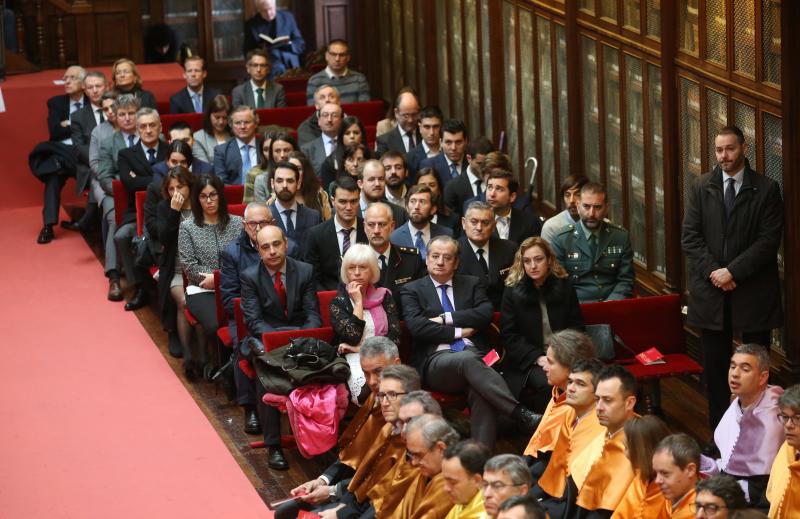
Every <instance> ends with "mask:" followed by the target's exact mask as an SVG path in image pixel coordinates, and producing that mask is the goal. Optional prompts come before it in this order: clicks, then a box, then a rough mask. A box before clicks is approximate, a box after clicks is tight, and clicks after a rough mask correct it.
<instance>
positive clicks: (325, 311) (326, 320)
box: [317, 290, 336, 326]
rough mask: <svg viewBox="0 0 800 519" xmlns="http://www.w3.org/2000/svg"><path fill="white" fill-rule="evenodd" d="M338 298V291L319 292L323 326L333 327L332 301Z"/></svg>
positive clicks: (318, 298) (318, 297)
mask: <svg viewBox="0 0 800 519" xmlns="http://www.w3.org/2000/svg"><path fill="white" fill-rule="evenodd" d="M334 297H336V290H325V291H322V292H317V300H318V301H319V315H320V317H322V326H330V325H331V299H333V298H334Z"/></svg>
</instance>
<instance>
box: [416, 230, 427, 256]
mask: <svg viewBox="0 0 800 519" xmlns="http://www.w3.org/2000/svg"><path fill="white" fill-rule="evenodd" d="M414 247H416V248H418V249H419V256H420V258H422V261H425V258H427V257H428V248H427V247H425V240H424V239H423V238H422V231H417V239H416V240H415V241H414Z"/></svg>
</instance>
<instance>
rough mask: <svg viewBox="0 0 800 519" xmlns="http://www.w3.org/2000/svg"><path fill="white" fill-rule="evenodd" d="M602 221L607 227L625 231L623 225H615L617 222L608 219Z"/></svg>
mask: <svg viewBox="0 0 800 519" xmlns="http://www.w3.org/2000/svg"><path fill="white" fill-rule="evenodd" d="M603 222H604V223H605V224H606V227H608V228H609V229H616V230H618V231H625V228H624V227H622V226H621V225H617V224H615V223H614V222H612V221H610V220H608V219H605V220H603Z"/></svg>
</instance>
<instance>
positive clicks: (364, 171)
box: [358, 159, 408, 225]
mask: <svg viewBox="0 0 800 519" xmlns="http://www.w3.org/2000/svg"><path fill="white" fill-rule="evenodd" d="M358 187H359V189H361V198H360V201H359V204H360V208H361V211H360V215H361V218H364V213H365V212H366V210H367V207H369V205H370V204H374V203H375V202H388V200H387V199H386V170H385V169H384V167H383V164H381V162H380V161H378V160H375V159H371V160H368V161H366V162H364V164H362V165H361V172H360V173H359V175H358ZM389 208H390V209H391V210H392V218H394V221H395V225H403V224H404V223H405V222H406V220H407V219H408V218H407V217H406V210H405V208H403V207H399V206H396V205H394V204H390V205H389Z"/></svg>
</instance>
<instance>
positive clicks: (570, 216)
mask: <svg viewBox="0 0 800 519" xmlns="http://www.w3.org/2000/svg"><path fill="white" fill-rule="evenodd" d="M588 182H589V179H588V178H586V177H584V176H583V175H569V176H568V177H567V178H565V179H564V182H562V183H561V199H562V200H563V201H564V210H563V211H561V212H560V213H558V214H557V215H554V216H552V217H551V218H548V219H547V221H545V222H544V225H542V234H541V236H542V238H544V239H545V240H546V241H547V243H550V242H551V241H552V240H553V237H555V235H556V234H557V233H558V232H559V231H561V229H563V228H564V227H566V226H568V225H575V224H576V223H577V222H578V221H579V220H580V219H581V216H580V215H579V214H578V202H579V201H580V199H581V188H583V186H585V185H586V184H587V183H588Z"/></svg>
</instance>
